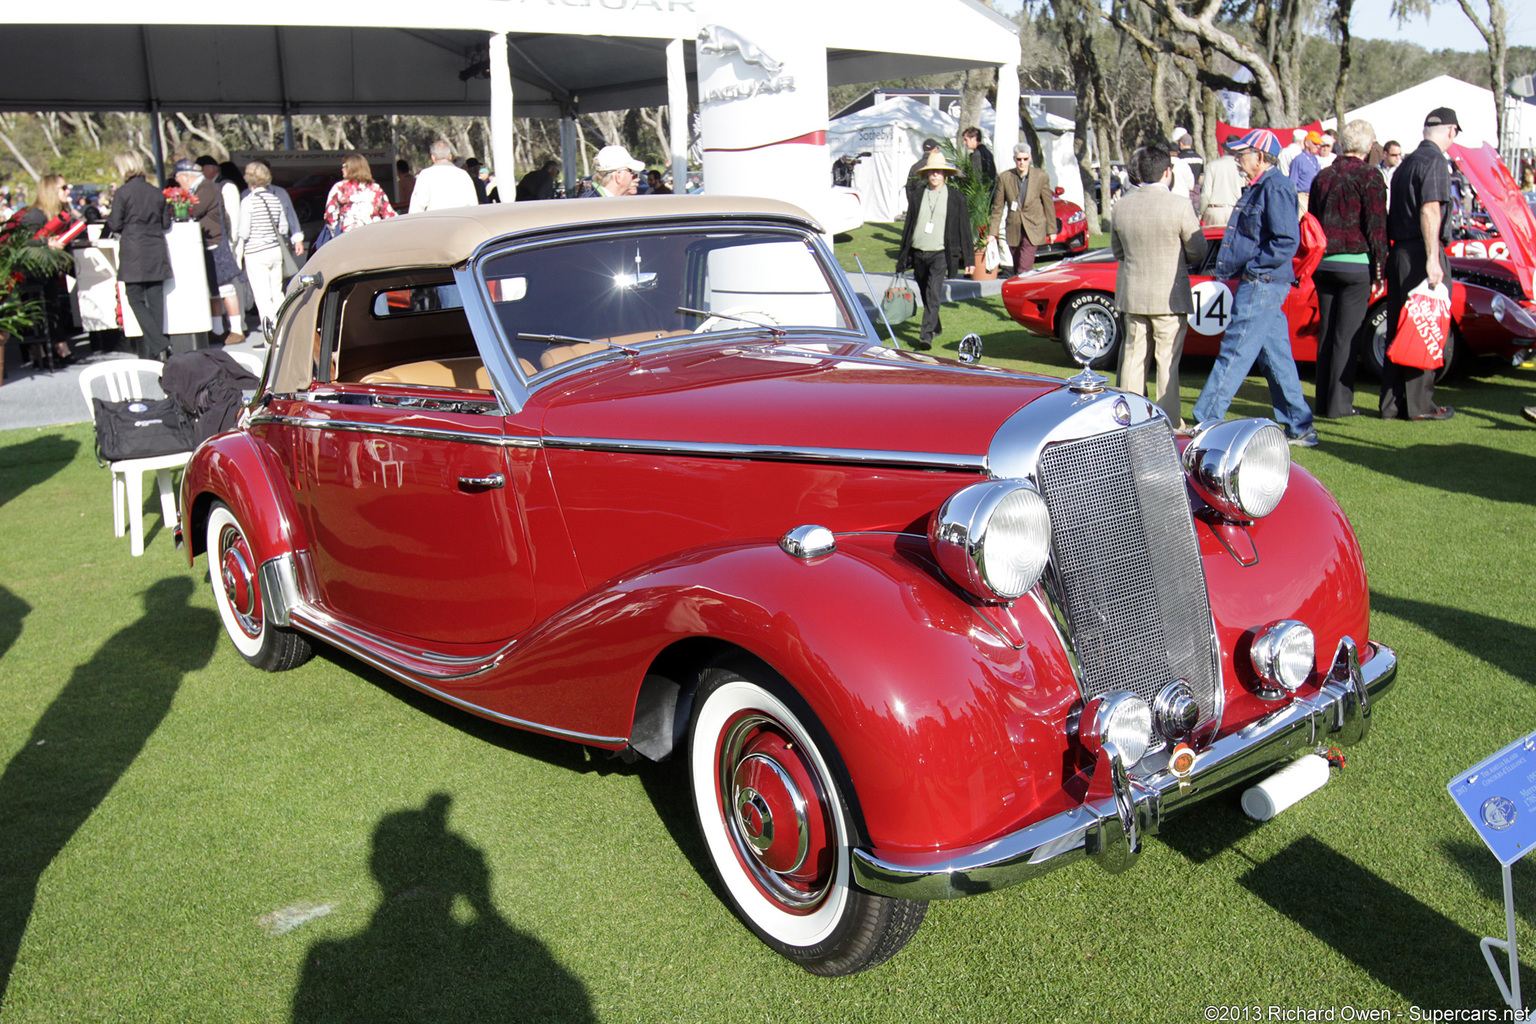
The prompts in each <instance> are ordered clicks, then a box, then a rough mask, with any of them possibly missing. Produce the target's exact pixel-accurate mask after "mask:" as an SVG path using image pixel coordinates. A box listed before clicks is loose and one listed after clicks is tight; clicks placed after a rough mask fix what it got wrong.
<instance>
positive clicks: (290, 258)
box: [261, 203, 299, 284]
mask: <svg viewBox="0 0 1536 1024" xmlns="http://www.w3.org/2000/svg"><path fill="white" fill-rule="evenodd" d="M261 208H262V209H263V210H265V211H266V213H267V222H268V223H269V224H271V225H272V234H273V236H274V237H275V238H276V239H277V250H278V252H280V253H281V254H282V257H283V283H284V284H287V283H288V279H289V278H290V277H292V276H293V275H294V274H297V273H298V272H299V258H298V257H297V256H295V255H294V254H293V243H292V242H290V241H289V240H288V239H286V238H284V237H283V233H282V232H281V231H280V230H278V222H277V218H276V217H274V216H272V208H271V207H270V206H268V205H267V204H266V203H262V204H261Z"/></svg>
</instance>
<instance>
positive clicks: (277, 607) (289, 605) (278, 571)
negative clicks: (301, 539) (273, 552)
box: [258, 554, 300, 629]
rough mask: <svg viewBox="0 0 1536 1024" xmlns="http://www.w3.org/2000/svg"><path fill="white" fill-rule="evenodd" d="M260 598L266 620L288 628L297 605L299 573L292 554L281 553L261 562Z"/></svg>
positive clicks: (298, 600)
mask: <svg viewBox="0 0 1536 1024" xmlns="http://www.w3.org/2000/svg"><path fill="white" fill-rule="evenodd" d="M258 573H259V575H260V579H261V600H262V605H263V607H264V610H265V612H266V616H267V621H268V622H270V623H272V625H274V626H281V627H283V628H284V629H286V628H288V626H289V624H290V622H291V620H292V615H293V610H294V609H295V608H297V607H298V606H299V602H300V597H299V575H298V572H297V571H296V570H295V567H294V561H293V555H292V554H283V555H278V556H277V557H276V558H269V559H267V560H266V561H265V562H262V563H261V568H260V569H259V570H258Z"/></svg>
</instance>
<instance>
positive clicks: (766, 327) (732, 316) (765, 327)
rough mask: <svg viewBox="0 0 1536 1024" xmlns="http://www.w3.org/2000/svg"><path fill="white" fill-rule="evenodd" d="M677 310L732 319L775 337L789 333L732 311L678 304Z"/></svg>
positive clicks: (709, 316) (713, 317)
mask: <svg viewBox="0 0 1536 1024" xmlns="http://www.w3.org/2000/svg"><path fill="white" fill-rule="evenodd" d="M677 312H679V313H687V314H688V315H689V316H702V317H704V318H705V319H711V320H734V321H736V322H737V323H739V324H746V325H747V326H748V327H756V328H758V329H759V330H763V331H767V332H768V333H769V334H771V335H773V336H774V337H775V338H782V337H784V336H785V335H786V334H788V333H789V332H788V331H786V330H784V328H782V327H774V326H773V325H772V324H765V323H763V322H762V321H760V320H748V319H747V318H746V317H744V316H736V315H735V314H733V313H711V312H710V311H709V310H707V309H689V308H688V307H687V306H678V307H677ZM759 315H760V316H767V315H768V314H766V313H761V314H759Z"/></svg>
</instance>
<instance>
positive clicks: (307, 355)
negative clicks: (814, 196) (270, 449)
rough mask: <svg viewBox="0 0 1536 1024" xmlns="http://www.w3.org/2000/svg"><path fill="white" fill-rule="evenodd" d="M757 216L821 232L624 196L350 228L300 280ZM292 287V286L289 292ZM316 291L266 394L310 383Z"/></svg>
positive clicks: (792, 215)
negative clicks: (601, 230) (621, 231)
mask: <svg viewBox="0 0 1536 1024" xmlns="http://www.w3.org/2000/svg"><path fill="white" fill-rule="evenodd" d="M761 216H766V217H778V218H789V219H792V220H796V221H799V222H801V223H803V224H805V225H806V226H808V227H810V228H811V229H812V230H820V225H818V224H817V223H816V221H815V220H813V219H812V218H811V217H810V215H809V214H807V213H806V212H805V211H804V210H801V209H800V208H799V207H797V206H791V205H790V204H789V203H781V202H778V201H777V200H773V199H752V198H747V197H744V196H626V197H622V198H614V199H568V200H560V199H552V200H546V201H543V202H524V203H506V204H499V205H498V204H492V205H487V206H466V207H460V208H457V209H452V210H435V211H430V212H427V213H413V214H409V215H406V216H401V217H394V218H392V219H390V220H385V221H377V222H375V223H373V224H365V225H363V226H361V227H358V228H354V229H353V230H351V231H348V232H347V233H346V234H344V235H342V236H341V237H339V238H337V239H335V240H334V241H332V242H330V243H329V244H328V245H326V246H325V247H324V248H322V249H321V250H320V251H319V252H318V253H316V254H315V255H314V256H313V257H312V258H311V259H310V260H309V261H308V262H307V263H305V264H304V269H303V270H302V271H301V273H302V274H313V275H318V276H319V278H320V281H321V282H322V285H324V284H328V283H329V282H331V281H335V280H336V279H338V278H340V277H345V276H346V275H348V274H354V273H359V272H365V271H371V270H385V271H388V270H404V269H410V268H416V267H451V266H454V265H456V264H459V263H462V262H464V261H465V260H467V259H468V258H469V257H470V256H472V255H474V252H475V250H476V249H478V248H479V247H480V246H481V245H483V244H485V243H486V242H488V241H490V240H491V239H493V238H501V237H514V236H517V235H521V234H525V233H528V232H536V231H543V230H545V229H551V228H553V229H559V228H563V227H568V228H571V229H572V230H574V231H581V230H586V229H589V228H592V227H602V226H603V225H607V224H613V225H620V224H624V225H634V224H636V223H640V224H644V223H645V222H646V221H658V222H659V221H666V220H674V219H679V218H688V219H701V218H702V219H707V218H711V217H719V218H722V219H735V218H741V217H761ZM297 287H299V285H298V284H297V283H295V284H294V285H292V286H291V287H290V290H292V288H297ZM321 290H322V289H320V288H314V289H310V290H309V291H308V292H307V293H306V294H305V295H303V296H302V297H301V298H300V299H298V300H297V303H298V305H297V306H296V308H295V309H294V310H293V315H292V317H291V318H290V321H289V327H288V332H287V334H286V336H285V340H284V345H283V348H282V349H281V350H280V351H278V352H277V353H275V356H276V359H277V365H276V367H275V368H274V370H273V373H272V384H271V387H272V389H273V390H275V391H277V392H278V393H280V394H281V393H291V392H294V391H299V390H302V389H303V388H306V387H308V386H309V384H310V382H311V381H312V380H313V375H314V358H315V356H316V355H317V354H318V352H319V337H318V335H317V334H316V332H315V329H316V323H315V321H316V316H317V314H318V312H319V308H320V293H321Z"/></svg>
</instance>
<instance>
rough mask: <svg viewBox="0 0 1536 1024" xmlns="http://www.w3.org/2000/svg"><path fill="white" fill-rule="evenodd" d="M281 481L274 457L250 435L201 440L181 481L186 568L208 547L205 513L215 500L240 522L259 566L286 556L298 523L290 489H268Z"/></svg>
mask: <svg viewBox="0 0 1536 1024" xmlns="http://www.w3.org/2000/svg"><path fill="white" fill-rule="evenodd" d="M281 479H282V470H281V468H280V467H279V466H278V463H277V459H276V458H275V457H274V456H273V454H272V453H271V451H270V450H268V449H267V447H266V446H265V445H263V444H262V443H261V442H260V441H258V440H256V439H255V438H253V437H252V436H251V435H249V434H246V433H241V432H238V431H236V432H232V433H228V434H220V435H219V436H217V437H214V438H210V439H209V440H207V441H205V442H204V443H203V444H202V445H201V446H200V447H199V448H198V449H197V451H196V452H194V453H193V455H192V460H191V461H190V462H188V463H187V468H186V471H185V472H184V473H183V474H182V477H181V508H182V526H183V536H184V538H185V540H186V552H187V564H188V565H191V564H192V563H193V561H194V560H195V559H196V557H197V556H198V555H199V554H201V553H202V552H203V550H204V548H206V547H207V538H206V536H205V533H206V530H207V524H208V512H209V510H210V509H211V508H212V507H213V503H214V502H215V501H222V502H223V503H224V504H226V505H228V506H229V508H230V511H231V512H233V513H234V515H235V518H236V519H238V520H239V521H240V525H241V527H243V528H244V531H245V535H246V541H247V543H249V544H250V546H251V553H252V554H253V555H254V556H255V557H256V560H257V562H258V563H261V562H265V561H267V560H268V559H271V558H276V557H277V556H279V555H284V554H289V553H291V552H292V551H293V550H294V548H295V542H294V538H295V537H296V536H297V534H296V532H295V524H297V523H298V521H299V520H298V516H297V510H296V509H295V508H294V505H293V501H292V498H291V497H290V495H289V489H288V488H287V487H286V486H281V487H278V486H273V481H274V480H281Z"/></svg>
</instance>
